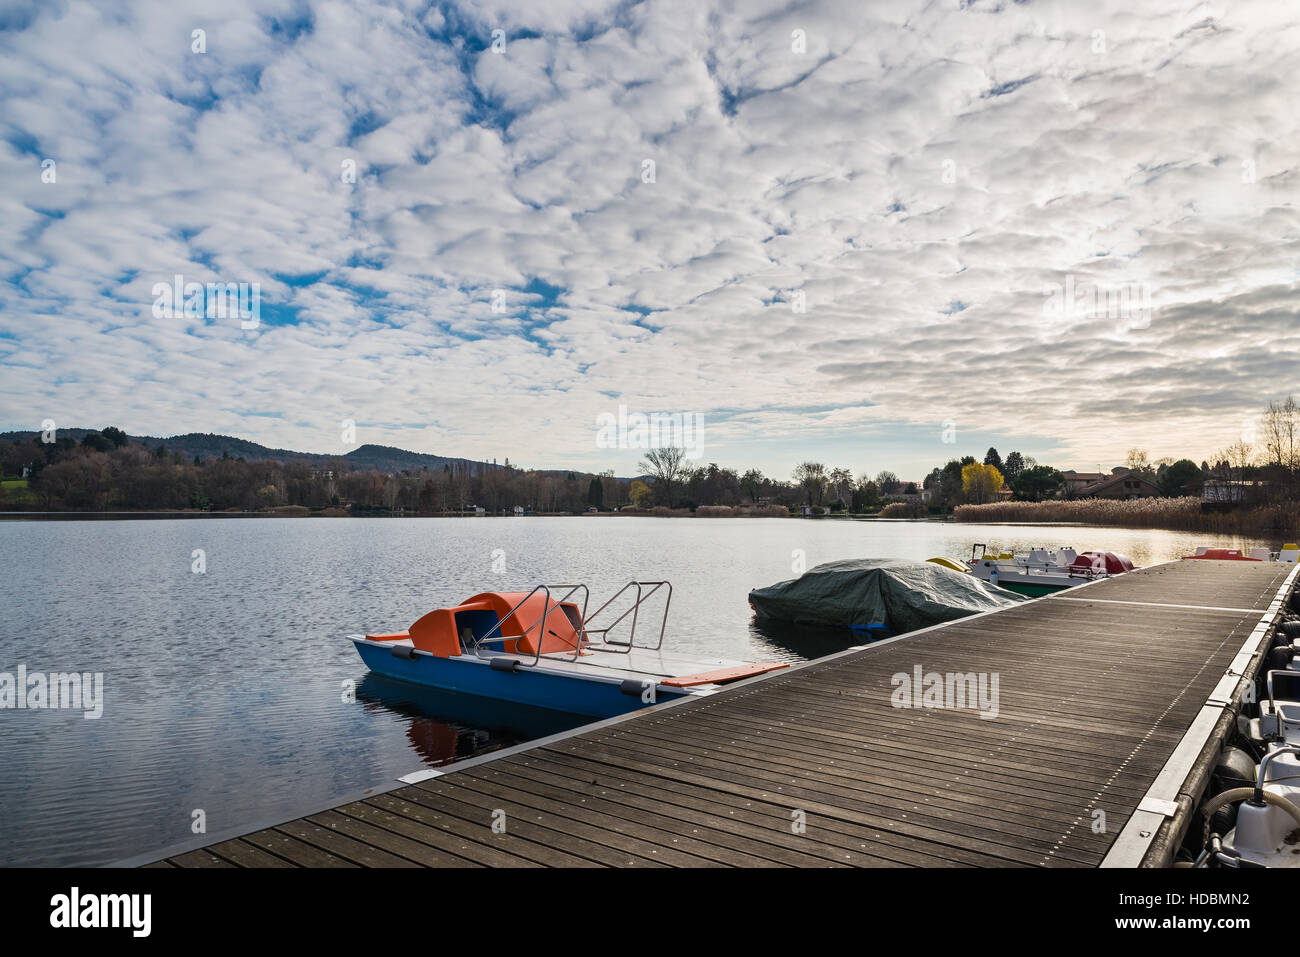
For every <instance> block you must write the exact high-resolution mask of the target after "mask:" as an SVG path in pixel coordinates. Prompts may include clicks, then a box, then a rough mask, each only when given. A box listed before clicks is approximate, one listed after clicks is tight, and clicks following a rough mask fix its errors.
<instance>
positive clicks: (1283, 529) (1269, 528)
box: [953, 496, 1300, 541]
mask: <svg viewBox="0 0 1300 957" xmlns="http://www.w3.org/2000/svg"><path fill="white" fill-rule="evenodd" d="M953 517H954V518H955V519H956V520H957V521H959V522H991V523H996V524H1000V525H1015V524H1022V523H1024V524H1044V525H1059V524H1070V523H1078V524H1084V525H1122V526H1127V527H1129V528H1166V529H1171V530H1173V531H1184V532H1212V533H1216V534H1224V535H1263V534H1268V535H1273V534H1281V535H1282V536H1283V537H1286V536H1288V535H1290V536H1291V537H1290V538H1288V539H1287V540H1288V541H1294V540H1295V536H1296V534H1297V530H1298V529H1300V504H1297V503H1287V504H1282V505H1270V506H1260V507H1255V508H1236V509H1232V510H1231V511H1223V512H1218V511H1216V512H1204V511H1202V510H1201V500H1200V499H1199V498H1195V497H1193V496H1186V497H1183V498H1141V499H1132V500H1128V501H1120V500H1115V499H1101V498H1086V499H1078V500H1076V501H1062V502H990V503H989V504H987V505H958V506H957V508H956V509H954V511H953Z"/></svg>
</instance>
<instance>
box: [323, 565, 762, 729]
mask: <svg viewBox="0 0 1300 957" xmlns="http://www.w3.org/2000/svg"><path fill="white" fill-rule="evenodd" d="M661 591H662V593H663V620H662V622H661V623H660V628H659V635H658V638H657V640H656V641H655V643H654V644H653V645H649V644H645V645H637V644H636V643H635V638H636V625H637V618H638V615H639V614H642V613H643V607H642V606H643V605H644V604H645V603H646V601H647V600H649V599H650V598H651V597H652V596H654V595H656V594H659V593H660V592H661ZM559 592H562V594H560V595H559V597H556V594H555V593H559ZM577 596H581V604H579V601H578V600H577ZM588 596H589V593H588V590H587V586H585V585H550V586H548V585H538V586H537V587H535V588H533V589H532V590H531V591H529V592H483V593H482V594H478V595H474V596H473V597H471V598H469V599H468V600H466V601H464V602H462V603H461V604H459V605H456V606H453V607H451V608H438V609H435V610H434V611H431V612H429V613H428V614H426V615H424V616H423V617H421V618H420V619H419V620H418V621H416V622H415V623H414V624H413V625H411V627H410V628H409V629H408V630H407V631H404V632H399V633H395V634H366V635H349V636H348V638H349V640H350V641H352V643H353V645H355V647H356V649H357V653H358V654H359V655H360V656H361V659H362V660H363V661H364V662H365V663H366V665H367V667H369V668H370V670H371V671H374V672H376V673H377V674H381V675H385V676H387V677H389V678H397V679H399V680H402V681H410V682H414V683H415V684H420V685H425V686H427V687H432V688H442V689H445V690H448V691H457V692H461V693H464V694H473V695H481V696H484V697H488V698H497V699H501V700H505V701H512V702H517V703H520V704H527V705H533V706H535V707H540V708H550V709H552V710H555V711H565V712H569V713H571V714H581V715H586V716H590V717H597V718H605V717H613V716H615V715H619V714H624V713H626V712H629V711H635V710H636V709H638V708H643V707H646V706H648V705H652V704H656V703H658V702H661V701H667V700H672V699H676V698H682V697H688V696H699V695H706V694H712V693H713V692H714V691H716V690H717V689H718V688H719V687H721V686H722V685H725V684H728V683H730V682H733V681H739V680H741V679H742V678H749V677H753V676H754V675H759V674H763V673H764V672H767V671H772V670H775V669H777V668H784V667H786V665H785V664H784V663H781V662H744V661H729V660H705V659H699V658H691V657H686V656H681V655H672V654H668V653H665V652H664V651H663V648H662V646H663V638H664V631H665V628H666V626H667V619H668V606H669V604H670V602H671V597H672V586H671V585H670V584H669V583H668V582H629V583H628V584H627V585H625V586H624V587H623V588H622V589H620V590H619V591H618V592H617V593H616V594H615V595H614V596H613V597H612V598H610V600H609V601H607V602H605V604H603V605H601V606H600V607H599V608H598V609H596V611H595V612H593V613H592V614H591V615H590V616H588V615H587V614H586V609H587V600H588ZM624 596H626V599H625V598H624ZM628 602H630V605H629V606H628V607H626V608H623V604H627V603H628ZM619 610H621V614H620V613H618V612H619ZM615 615H617V617H615ZM602 616H605V617H604V618H602ZM605 619H609V620H608V623H607V624H604V625H603V627H595V626H594V625H593V622H601V621H604V620H605ZM624 623H627V624H626V625H624ZM624 628H625V630H626V637H625V638H620V637H615V636H614V635H613V634H612V633H613V632H615V631H618V632H619V634H622V633H623V631H622V629H624Z"/></svg>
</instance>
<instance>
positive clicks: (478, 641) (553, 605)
mask: <svg viewBox="0 0 1300 957" xmlns="http://www.w3.org/2000/svg"><path fill="white" fill-rule="evenodd" d="M632 588H635V589H636V600H635V601H634V602H633V603H632V605H631V607H629V608H627V609H626V610H625V611H624V612H623V613H622V614H621V615H619V616H618V617H617V618H615V619H614V620H613V621H611V622H610V623H609V624H608V625H606V626H605V627H603V628H592V627H590V625H591V622H592V621H593V620H595V619H597V618H598V617H599V616H600V614H601V613H602V612H604V611H605V609H607V608H609V607H610V606H611V605H612V604H613V603H614V602H615V601H617V600H618V598H620V597H621V596H622V595H623V594H624V593H626V592H627V591H628V590H629V589H632ZM661 588H667V593H666V595H665V598H664V613H663V618H662V620H661V621H660V623H659V638H658V639H657V640H656V641H655V643H654V644H653V645H638V644H636V629H637V622H638V620H639V618H640V610H641V606H642V605H643V604H645V603H646V602H647V601H649V600H650V598H651V597H653V596H654V595H655V594H656V593H657V592H658V591H659V590H660V589H661ZM551 589H555V590H556V591H559V590H560V589H568V591H566V592H565V593H564V595H563V596H561V597H560V598H553V597H552V595H551ZM645 589H649V591H646V590H645ZM579 590H581V591H582V593H583V597H582V611H581V612H580V613H579V614H580V617H579V624H578V625H577V626H576V627H575V628H574V632H575V634H576V636H577V643H576V644H575V646H574V648H573V657H574V660H578V659H579V658H580V657H581V654H582V650H583V648H586V647H589V646H591V645H592V642H591V636H592V635H600V636H601V638H600V643H599V645H598V646H596V647H597V650H599V651H603V652H606V653H607V654H617V655H626V654H631V652H632V649H633V648H642V649H645V650H648V651H658V650H660V649H661V648H662V647H663V643H664V634H665V632H666V631H667V628H668V609H669V607H670V606H671V605H672V600H673V586H672V583H671V582H666V581H659V582H640V581H631V582H628V583H627V584H626V585H624V586H623V587H622V588H620V589H619V590H618V591H616V592H615V593H614V594H613V595H612V596H611V597H610V598H609V600H608V601H606V602H605V603H604V604H603V605H601V606H600V607H599V608H597V609H596V610H595V611H594V612H592V613H591V615H590V617H589V616H588V615H587V605H588V603H589V601H590V598H591V593H590V591H589V590H588V588H587V586H586V585H538V586H536V587H535V588H533V590H532V591H530V592H529V593H528V594H527V595H525V596H524V597H523V598H522V599H520V600H519V601H518V602H516V603H515V605H514V607H513V608H511V609H510V610H509V611H508V612H506V613H505V614H504V615H503V616H502V617H501V618H500V619H499V620H498V621H497V623H496V624H495V625H493V626H492V627H491V628H489V629H488V630H487V631H486V632H484V633H483V634H482V635H478V636H475V637H474V638H473V645H472V647H473V650H474V655H475V656H476V657H478V658H490V657H493V656H492V655H491V650H492V649H491V647H490V646H491V645H495V644H501V645H502V646H504V645H505V643H506V642H508V641H514V642H516V645H515V648H516V649H518V647H519V645H518V644H517V642H518V641H519V640H520V639H521V638H524V637H525V636H527V635H528V634H529V633H530V632H532V631H533V630H534V629H537V630H538V636H537V650H536V652H535V653H534V655H533V660H532V664H534V665H536V664H537V663H538V662H539V661H541V659H542V644H543V642H544V641H545V636H546V635H547V634H548V633H549V634H552V635H555V637H557V638H559V637H561V636H560V635H558V634H556V632H554V631H548V630H547V629H545V625H546V621H547V619H548V618H550V616H551V614H552V613H554V612H556V611H562V609H563V607H564V604H565V602H567V601H568V600H569V598H571V597H572V596H573V595H574V593H576V592H577V591H579ZM538 592H541V593H542V594H543V595H544V596H545V597H544V600H543V602H542V617H541V618H539V619H538V620H537V621H535V622H533V623H532V624H531V625H529V626H528V627H527V628H524V629H523V630H522V631H521V632H520V633H519V634H518V635H507V634H505V633H504V632H503V631H502V630H501V629H502V626H503V625H505V623H506V622H507V621H509V620H510V619H511V618H513V617H515V616H516V614H517V613H518V611H519V609H520V608H522V607H523V606H524V605H525V604H526V603H527V602H528V600H529V599H530V598H532V597H533V596H534V595H536V594H537V593H538ZM628 615H631V616H632V620H631V622H630V623H629V626H628V633H627V637H626V639H619V638H614V637H611V635H610V632H612V631H613V630H614V629H615V628H617V627H618V626H619V625H620V624H621V623H622V622H623V621H624V620H625V619H626V618H627V616H628ZM570 624H572V622H570ZM494 633H495V637H494ZM485 646H488V647H485ZM502 650H503V651H504V647H503V648H502ZM485 652H487V653H486V654H485Z"/></svg>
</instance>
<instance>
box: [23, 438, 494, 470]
mask: <svg viewBox="0 0 1300 957" xmlns="http://www.w3.org/2000/svg"><path fill="white" fill-rule="evenodd" d="M98 431H99V430H98V429H59V430H58V435H59V436H60V437H62V436H67V437H68V438H71V439H76V440H77V441H78V442H80V441H81V440H82V439H83V438H84V437H85V436H86V434H87V433H88V432H98ZM40 434H41V433H40V431H39V430H37V429H25V430H15V431H13V432H0V439H6V440H8V441H10V442H27V441H30V440H31V439H32V438H34V437H35V436H38V435H40ZM127 438H128V439H130V441H131V442H135V443H141V444H144V445H147V446H149V448H151V449H156V448H157V447H158V446H159V445H165V446H166V447H167V449H168V451H171V452H179V453H181V454H183V455H185V456H187V457H189V458H193V457H194V456H196V455H198V456H202V457H203V459H205V460H207V459H219V458H221V456H222V453H225V454H226V455H229V456H230V457H231V458H243V459H245V460H247V461H263V460H268V459H269V460H270V461H273V462H290V461H294V462H310V463H312V464H313V465H325V464H326V463H328V462H331V461H338V460H339V459H342V460H343V461H345V462H347V463H348V464H349V465H352V466H353V467H356V468H363V469H365V468H371V469H375V470H376V471H379V472H400V471H404V470H412V469H421V468H429V469H442V468H443V467H444V466H447V465H454V466H456V467H457V468H466V469H468V471H469V472H470V473H471V474H478V473H480V472H484V471H487V470H488V469H492V468H499V467H500V466H497V465H494V464H493V463H491V462H480V461H477V460H475V459H463V458H453V457H448V456H445V455H431V454H428V453H425V452H411V451H408V450H407V449H399V448H395V447H394V446H390V445H362V446H360V447H358V448H355V449H353V450H352V451H351V452H348V453H346V454H341V455H331V454H329V453H324V452H296V451H294V450H292V449H272V448H268V447H267V446H265V445H259V444H258V443H257V442H251V441H249V440H248V439H241V438H238V437H236V436H233V435H217V434H215V433H212V432H186V433H185V434H184V435H169V436H156V435H128V436H127Z"/></svg>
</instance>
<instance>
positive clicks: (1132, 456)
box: [0, 397, 1300, 517]
mask: <svg viewBox="0 0 1300 957" xmlns="http://www.w3.org/2000/svg"><path fill="white" fill-rule="evenodd" d="M1250 431H1253V432H1254V434H1243V436H1242V437H1241V438H1240V439H1239V440H1238V441H1236V442H1234V443H1233V444H1232V445H1231V446H1229V447H1228V448H1227V449H1224V450H1223V451H1221V452H1219V453H1216V454H1215V455H1214V456H1212V457H1211V460H1205V461H1202V462H1200V463H1199V464H1198V463H1196V462H1194V461H1192V460H1191V459H1187V458H1183V459H1160V460H1157V461H1154V462H1152V461H1150V459H1149V456H1148V455H1147V453H1146V452H1145V451H1142V450H1140V449H1131V450H1129V453H1128V455H1127V458H1126V468H1128V469H1130V470H1131V471H1132V472H1134V473H1137V474H1139V475H1141V476H1143V477H1144V478H1147V479H1148V480H1149V481H1151V482H1153V483H1155V484H1156V485H1157V487H1158V488H1160V490H1161V492H1162V493H1163V494H1165V495H1166V496H1169V497H1178V496H1181V495H1188V494H1196V493H1197V492H1199V490H1200V487H1201V485H1202V484H1203V483H1204V482H1205V481H1207V480H1210V479H1219V480H1223V481H1227V482H1232V483H1238V484H1247V483H1256V484H1257V487H1258V488H1259V489H1261V490H1262V491H1260V492H1257V493H1256V494H1263V495H1267V496H1269V497H1272V498H1275V499H1279V500H1286V501H1296V500H1297V498H1300V407H1297V405H1296V403H1295V401H1294V400H1293V399H1291V398H1290V397H1288V398H1287V399H1286V400H1285V401H1281V402H1273V403H1270V405H1269V407H1268V410H1267V412H1266V413H1265V414H1264V415H1263V417H1262V418H1261V420H1260V423H1259V428H1258V429H1257V430H1250ZM0 469H2V470H3V474H4V476H5V477H6V478H8V479H10V481H6V482H5V483H4V485H3V486H0V496H3V497H0V503H3V505H4V506H5V507H6V508H12V507H28V508H31V507H36V508H45V509H74V510H78V509H79V510H113V509H122V510H148V509H167V510H171V509H203V510H230V509H236V510H264V509H274V508H305V509H311V510H322V509H330V508H336V509H341V508H349V509H351V510H352V511H354V512H369V511H380V512H399V511H400V512H403V513H407V512H409V513H415V514H447V513H458V512H464V511H467V510H471V509H474V508H475V507H478V508H483V509H484V510H485V511H486V512H488V513H489V514H498V513H501V512H510V511H513V510H514V509H516V508H520V509H523V510H525V511H528V512H533V513H539V514H564V513H580V512H584V511H587V510H589V509H592V508H595V509H598V510H610V509H617V508H623V507H626V506H629V505H631V506H634V507H636V508H640V509H649V508H653V507H656V506H666V507H668V508H673V509H682V508H687V509H693V508H696V507H698V506H719V505H721V506H751V505H753V506H779V507H784V508H787V509H790V510H798V509H800V508H802V507H803V506H809V507H811V508H814V509H816V510H818V511H825V512H832V513H835V512H852V513H857V514H861V513H873V512H878V511H881V510H882V509H889V510H890V511H889V512H887V513H886V514H890V515H896V516H899V517H906V516H907V515H909V514H910V515H919V514H923V513H926V512H928V513H946V512H948V511H950V510H951V509H953V508H955V507H956V506H958V505H965V504H981V503H985V502H990V501H993V500H995V499H996V498H1001V497H1006V493H1007V491H1009V492H1010V497H1011V498H1013V499H1015V500H1020V501H1043V500H1046V499H1052V498H1068V497H1069V496H1070V494H1071V493H1072V490H1071V489H1069V488H1068V487H1067V485H1066V483H1065V478H1064V476H1063V474H1062V473H1061V471H1060V470H1058V469H1056V468H1055V467H1053V466H1050V465H1041V464H1039V463H1038V462H1036V461H1035V460H1034V459H1033V458H1032V457H1030V456H1026V455H1023V454H1022V453H1020V452H1018V451H1013V452H1010V453H1008V454H1007V455H1006V457H1005V458H1004V457H1003V456H1002V455H1000V454H999V452H998V450H997V449H996V448H990V449H989V450H988V451H987V452H986V453H985V455H984V458H983V461H978V460H977V459H976V458H975V457H974V456H964V457H960V458H953V459H950V460H949V461H948V462H946V463H945V464H944V465H942V466H936V467H935V468H934V469H932V470H931V471H930V473H929V474H928V475H926V476H925V478H924V480H923V481H922V482H921V483H920V485H919V486H918V484H917V483H915V482H908V481H904V480H902V479H900V478H899V477H898V476H897V475H896V474H894V473H893V472H890V471H888V470H885V471H881V472H878V473H877V474H876V475H874V476H872V475H870V474H868V473H866V472H862V473H859V474H858V475H857V476H856V477H855V476H854V474H853V472H852V471H851V470H850V469H848V468H843V467H828V466H826V465H825V464H824V463H820V462H812V461H809V462H801V463H800V464H799V465H797V466H796V467H795V468H794V469H793V470H792V472H791V474H790V479H789V480H788V481H785V480H781V479H777V478H773V477H770V476H767V475H764V474H763V472H762V471H760V470H758V469H748V470H745V471H743V472H741V471H737V470H734V469H729V468H724V467H722V466H720V465H718V464H717V463H708V464H707V465H699V466H696V465H693V464H692V463H691V462H690V461H689V460H687V459H686V456H685V452H684V451H683V450H682V449H679V448H658V449H651V450H649V451H648V452H647V453H646V456H645V458H644V460H643V461H642V462H641V463H640V467H639V471H640V477H639V478H635V479H625V478H616V477H615V476H614V474H613V472H612V471H606V472H602V473H590V472H574V471H567V472H566V471H542V470H533V469H521V468H517V467H515V466H512V465H510V464H508V463H507V464H505V465H501V466H489V467H486V468H484V467H482V466H479V467H478V468H477V469H476V470H474V471H472V472H471V470H470V469H469V468H468V467H466V466H462V465H456V464H450V463H449V464H447V465H444V466H443V467H442V468H440V469H438V468H434V469H430V468H420V469H408V470H405V471H399V472H394V473H383V472H380V471H377V470H375V469H369V468H359V467H355V466H353V465H352V463H350V462H348V461H347V460H345V459H333V460H327V461H325V462H323V463H322V462H312V461H307V460H302V461H288V462H276V461H246V460H245V459H244V458H242V457H231V456H230V455H228V454H223V455H222V456H220V457H215V456H214V457H209V458H206V459H205V458H203V457H198V456H196V457H193V458H190V457H187V456H185V455H183V454H179V453H176V452H172V451H169V450H168V449H167V447H166V444H165V442H164V443H161V444H159V445H158V446H156V447H154V448H149V447H148V446H146V445H143V444H140V443H136V442H131V441H130V440H128V438H127V436H126V433H125V432H123V431H122V430H121V429H118V428H115V427H108V428H104V429H101V430H99V431H98V432H88V433H87V434H86V435H85V436H84V438H82V440H81V441H80V442H78V441H76V440H75V439H72V438H69V437H66V436H63V437H59V438H57V439H56V440H55V441H52V442H44V441H42V440H41V437H40V436H35V437H33V438H32V439H31V440H30V441H27V442H9V441H5V440H0ZM24 475H25V476H26V478H27V479H28V481H27V483H26V487H25V488H23V487H21V486H22V483H21V482H14V481H12V479H14V478H17V477H19V476H24ZM923 492H924V493H928V494H925V495H924V496H923V494H922V493H923ZM923 498H924V502H923V501H922V499H923Z"/></svg>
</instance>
